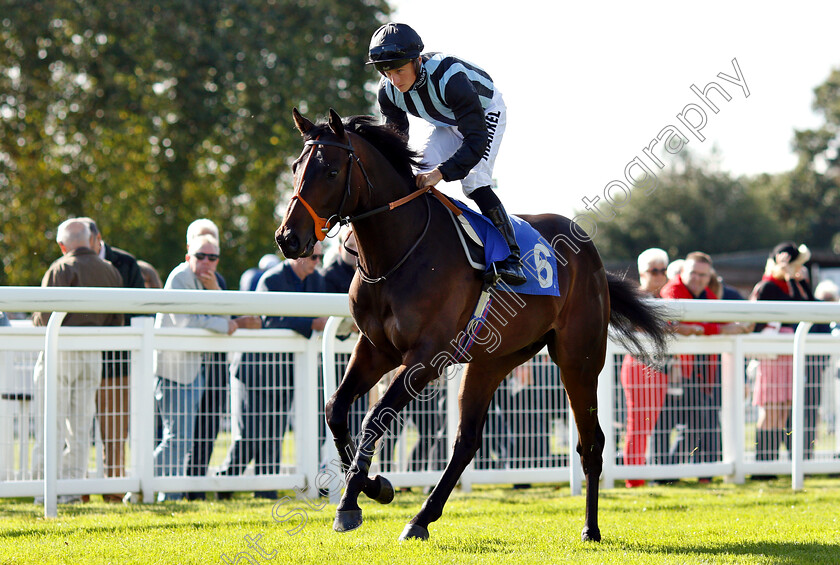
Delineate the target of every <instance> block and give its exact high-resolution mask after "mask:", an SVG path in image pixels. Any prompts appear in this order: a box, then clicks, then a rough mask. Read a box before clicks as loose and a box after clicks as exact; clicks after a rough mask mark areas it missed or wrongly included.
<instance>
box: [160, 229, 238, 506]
mask: <svg viewBox="0 0 840 565" xmlns="http://www.w3.org/2000/svg"><path fill="white" fill-rule="evenodd" d="M218 263H219V244H218V242H217V241H216V239H215V238H214V237H213V236H210V235H199V236H197V237H195V238H194V239H193V240H192V241H191V242H190V245H189V252H188V253H187V255H186V257H185V261H184V262H183V263H181V264H180V265H178V266H177V267H175V268H174V269H173V270H172V272H171V273H169V277H167V279H166V284H165V285H164V288H165V289H192V290H204V289H206V288H208V287H211V288H212V287H215V286H217V282H216V281H217V279H216V267H217V265H218ZM155 327H158V328H168V327H180V328H184V327H190V328H205V329H208V330H211V331H214V332H217V333H224V334H228V335H230V334H232V333H233V332H235V331H236V329H237V328H238V327H241V326H240V324H239V323H238V321H236V320H231V319H229V318H228V317H227V316H209V315H205V314H170V313H164V314H158V315H157V318H156V319H155ZM204 372H205V367H204V366H203V365H202V354H201V353H193V352H180V351H165V350H164V351H158V352H157V355H156V357H155V374H156V375H157V379H156V383H155V401H156V404H157V409H158V413H159V414H160V416H161V420H162V422H163V437H162V439H161V442H160V443H159V444H158V446H157V447H156V448H155V470H156V473H157V474H158V475H163V476H172V475H184V474H185V470H186V469H185V465H186V455H187V452H188V451H189V449H190V448H191V447H192V442H193V437H194V434H193V432H194V429H195V415H196V411H197V410H198V404H199V402H200V400H201V396H202V392H203V391H204V381H205V374H204ZM181 496H182V495H181V493H166V494H164V493H160V494H159V496H158V499H159V500H178V499H180V498H181Z"/></svg>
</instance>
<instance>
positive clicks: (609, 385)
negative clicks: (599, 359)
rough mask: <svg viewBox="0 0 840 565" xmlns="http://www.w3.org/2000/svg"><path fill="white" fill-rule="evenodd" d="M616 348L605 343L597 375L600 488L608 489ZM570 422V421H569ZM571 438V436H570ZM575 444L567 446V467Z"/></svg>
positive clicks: (612, 458)
mask: <svg viewBox="0 0 840 565" xmlns="http://www.w3.org/2000/svg"><path fill="white" fill-rule="evenodd" d="M616 349H617V348H616V346H615V344H614V343H613V342H612V340H608V341H607V354H606V356H605V357H604V368H603V369H601V373H600V374H599V375H598V422H599V423H600V424H601V428H602V430H603V431H604V436H605V439H604V466H603V469H602V470H601V488H605V489H610V488H613V487H615V455H616V451H615V450H616V446H615V430H613V422H614V421H615V390H614V389H613V371H614V370H615V366H614V362H613V359H615V356H616V354H617V351H616ZM570 421H571V420H570ZM570 438H571V436H570ZM576 446H577V443H570V444H569V465H571V464H572V459H573V458H574V459H578V458H577V457H576V455H577V452H576V451H575V447H576Z"/></svg>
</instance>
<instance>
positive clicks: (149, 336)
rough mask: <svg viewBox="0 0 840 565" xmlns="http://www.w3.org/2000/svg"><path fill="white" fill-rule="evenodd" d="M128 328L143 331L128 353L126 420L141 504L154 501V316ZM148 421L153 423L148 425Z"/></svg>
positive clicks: (139, 318)
mask: <svg viewBox="0 0 840 565" xmlns="http://www.w3.org/2000/svg"><path fill="white" fill-rule="evenodd" d="M131 326H132V327H138V328H140V329H141V330H142V332H143V334H142V337H141V343H140V351H132V353H131V373H130V374H131V383H130V385H129V386H130V388H131V397H130V400H129V403H130V405H131V410H130V416H129V419H128V426H129V437H130V438H131V459H132V466H133V467H134V472H135V473H136V474H137V479H138V482H139V485H140V494H141V496H142V501H143V502H144V503H146V504H150V503H152V502H154V501H155V498H154V496H155V493H154V486H153V485H154V476H155V461H154V458H155V424H154V422H155V392H154V383H155V378H156V376H155V350H154V336H155V334H154V331H155V318H154V317H153V316H143V317H140V316H137V317H135V318H132V319H131ZM149 422H151V423H152V424H151V425H149Z"/></svg>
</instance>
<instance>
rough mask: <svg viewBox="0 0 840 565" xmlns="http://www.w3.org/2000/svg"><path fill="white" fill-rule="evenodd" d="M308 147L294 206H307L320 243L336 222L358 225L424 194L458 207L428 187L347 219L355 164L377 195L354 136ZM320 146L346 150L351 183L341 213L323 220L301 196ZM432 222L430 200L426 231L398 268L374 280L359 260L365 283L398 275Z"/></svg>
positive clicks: (310, 143)
mask: <svg viewBox="0 0 840 565" xmlns="http://www.w3.org/2000/svg"><path fill="white" fill-rule="evenodd" d="M304 145H306V146H309V147H313V149H312V150H311V151H310V152H309V155H308V156H307V158H306V164H305V165H304V168H303V173H302V174H301V176H300V179H301V182H300V185H298V186H296V187H295V191H294V195H293V196H292V198H291V201H290V203H291V202H293V201H295V200H298V201H300V203H301V204H303V207H304V208H306V211H307V212H309V215H310V216H311V217H312V221H313V222H314V224H315V237H316V238H317V240H318V241H323V240H324V238H326V237H327V234H328V233H329V231H330V229H331V228H332V227H333V226H334V225H336V224H335V223H334V222H337V223H338V225H341V226H345V225H348V224H351V223H353V222H357V221H359V220H363V219H365V218H369V217H370V216H374V215H376V214H380V213H382V212H388V211H390V210H393V209H394V208H397V207H399V206H402V205H403V204H406V203H408V202H410V201H412V200H414V199H415V198H417V197H418V196H420V195H422V194H425V193H426V192H432V193H433V194H434V195H435V196H437V197H438V199H440V200H441V201H442V202H444V204H446V205H447V206H448V207H454V205H453V204H451V203H450V202H449V201H448V200H447V199H446V197H445V196H443V194H441V193H440V192H439V191H438V190H437V189H436V188H435V187H433V186H427V187H424V188H420V189H418V190H415V191H414V192H412V193H411V194H409V195H408V196H405V197H403V198H400V199H398V200H394V201H393V202H389V203H388V204H384V205H382V206H379V207H377V208H373V209H372V210H368V211H366V212H362V213H361V214H358V215H356V216H344V215H342V211H343V210H344V205H345V204H346V202H347V196H348V195H349V194H350V188H351V187H350V178H351V177H352V174H353V163H354V162H355V163H356V164H358V165H359V169H360V170H361V171H362V175H363V176H364V177H365V182H366V183H367V187H368V190H369V191H371V192H373V190H374V188H373V184H372V183H371V182H370V177H369V176H368V174H367V171H365V166H364V164H363V163H362V160H361V159H359V157H358V155H356V151H355V149H353V145H352V144H351V143H350V137H349V136H348V138H347V143H339V142H338V141H329V140H322V139H317V138H316V139H310V140H308V141H306V143H305V144H304ZM318 145H326V146H330V147H338V148H340V149H344V150H345V151H347V182H346V183H345V189H344V194H343V195H342V197H341V203H340V204H339V206H338V211H337V212H336V213H335V214H332V215H330V216H329V217H328V218H323V217H321V216H319V215H318V214H317V213H316V212H315V209H314V208H312V206H310V205H309V203H308V202H306V200H304V198H303V196H301V193H300V191H301V189H302V187H303V178H304V176H305V175H306V168H307V167H308V166H309V160H310V159H311V158H312V153H314V152H315V150H314V147H315V146H318ZM455 209H456V210H457V208H455ZM459 213H460V211H459ZM431 220H432V210H431V205H430V204H429V201H428V200H426V225H425V227H424V228H423V232H422V233H421V234H420V236H419V237H418V238H417V240H416V241H415V242H414V245H412V246H411V248H410V249H409V250H408V251H407V252H406V253H405V254H404V255H403V257H402V259H400V260H399V261H398V262H397V264H396V265H394V266H393V267H392V268H391V269H390V270H389V271H388V272H387V273H385V274H384V275H382V276H380V277H371V276H370V275H368V273H367V272H365V269H364V268H363V267H362V264H361V262H360V261H359V260H358V258H357V259H356V265H357V267H358V269H359V274H360V276H361V278H362V280H363V281H364V282H366V283H369V284H375V283H378V282H382V281H384V280H387V279H388V277H390V276H391V275H393V274H394V272H396V270H397V269H399V268H400V267H401V266H402V265H403V264H404V263H405V262H406V260H407V259H408V257H409V256H410V255H411V254H412V253H413V252H414V250H415V249H417V246H418V245H420V242H421V241H422V240H423V237H425V235H426V232H428V231H429V225H430V223H431ZM357 257H358V255H357Z"/></svg>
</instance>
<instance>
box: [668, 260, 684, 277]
mask: <svg viewBox="0 0 840 565" xmlns="http://www.w3.org/2000/svg"><path fill="white" fill-rule="evenodd" d="M683 263H685V259H674V260H673V261H671V262H670V263H668V269H667V271H666V272H665V275H666V276H667V277H668V280H669V281H670V280H673V279H675V278H677V277H678V276H680V273H682V268H683Z"/></svg>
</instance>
